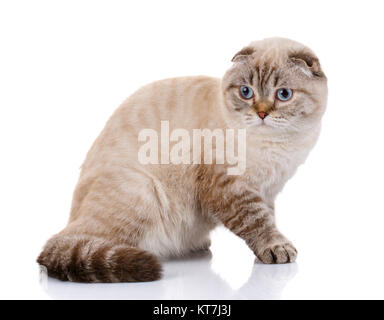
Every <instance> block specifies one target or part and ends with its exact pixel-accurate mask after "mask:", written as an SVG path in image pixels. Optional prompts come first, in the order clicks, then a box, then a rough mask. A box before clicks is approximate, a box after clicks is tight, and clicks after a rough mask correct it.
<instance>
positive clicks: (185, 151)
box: [138, 121, 246, 175]
mask: <svg viewBox="0 0 384 320" xmlns="http://www.w3.org/2000/svg"><path fill="white" fill-rule="evenodd" d="M191 135H192V137H191ZM138 141H139V142H140V143H142V142H143V144H142V145H141V146H140V148H139V152H138V160H139V162H140V163H141V164H176V165H177V164H201V163H203V164H213V163H215V164H226V165H227V174H228V175H241V174H243V173H244V172H245V168H246V130H245V129H236V130H235V129H225V130H224V129H214V130H211V129H193V130H189V131H188V130H186V129H180V128H179V129H174V130H172V131H170V128H169V122H168V121H161V125H160V133H159V132H158V131H156V130H154V129H143V130H141V131H140V132H139V136H138Z"/></svg>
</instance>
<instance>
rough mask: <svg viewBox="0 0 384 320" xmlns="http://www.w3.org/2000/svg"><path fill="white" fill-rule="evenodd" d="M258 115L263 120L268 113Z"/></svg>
mask: <svg viewBox="0 0 384 320" xmlns="http://www.w3.org/2000/svg"><path fill="white" fill-rule="evenodd" d="M257 114H258V115H259V117H260V118H261V119H264V118H265V117H266V116H267V115H268V113H266V112H258V113H257Z"/></svg>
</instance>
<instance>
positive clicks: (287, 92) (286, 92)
mask: <svg viewBox="0 0 384 320" xmlns="http://www.w3.org/2000/svg"><path fill="white" fill-rule="evenodd" d="M292 94H293V92H292V90H291V89H286V88H282V89H279V90H277V92H276V98H277V99H279V100H280V101H288V100H289V99H291V98H292Z"/></svg>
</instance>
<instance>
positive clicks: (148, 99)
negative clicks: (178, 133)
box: [117, 76, 221, 130]
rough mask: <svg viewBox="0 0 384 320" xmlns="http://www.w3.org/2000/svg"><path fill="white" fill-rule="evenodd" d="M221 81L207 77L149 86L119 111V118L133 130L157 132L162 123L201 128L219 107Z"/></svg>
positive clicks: (169, 80)
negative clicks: (134, 128)
mask: <svg viewBox="0 0 384 320" xmlns="http://www.w3.org/2000/svg"><path fill="white" fill-rule="evenodd" d="M220 86H221V80H220V79H217V78H213V77H207V76H189V77H177V78H169V79H164V80H158V81H155V82H152V83H150V84H147V85H145V86H143V87H141V88H140V89H138V90H137V91H136V92H135V93H133V94H132V95H131V96H130V97H129V98H128V99H127V100H126V101H125V102H124V103H123V104H122V105H121V107H120V108H119V110H118V112H117V113H118V114H117V116H118V117H121V118H123V119H126V120H127V121H129V123H131V125H132V126H135V127H137V129H139V130H141V129H143V128H153V129H156V128H158V127H159V125H160V121H169V122H170V125H171V126H172V124H174V125H176V126H178V127H185V128H188V127H189V126H190V125H192V124H193V125H194V126H197V127H198V126H199V123H198V122H199V120H201V119H202V118H204V115H205V114H208V113H209V112H210V111H211V110H212V109H213V108H215V106H216V104H217V95H218V94H219V92H220Z"/></svg>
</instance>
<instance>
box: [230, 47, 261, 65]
mask: <svg viewBox="0 0 384 320" xmlns="http://www.w3.org/2000/svg"><path fill="white" fill-rule="evenodd" d="M254 52H255V49H253V48H252V47H244V48H243V49H241V50H240V51H239V52H238V53H236V54H235V56H234V57H233V58H232V60H231V61H232V62H235V61H236V60H241V59H243V58H246V57H248V56H250V55H251V54H252V53H254Z"/></svg>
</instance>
